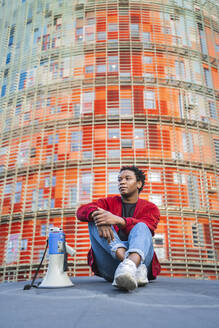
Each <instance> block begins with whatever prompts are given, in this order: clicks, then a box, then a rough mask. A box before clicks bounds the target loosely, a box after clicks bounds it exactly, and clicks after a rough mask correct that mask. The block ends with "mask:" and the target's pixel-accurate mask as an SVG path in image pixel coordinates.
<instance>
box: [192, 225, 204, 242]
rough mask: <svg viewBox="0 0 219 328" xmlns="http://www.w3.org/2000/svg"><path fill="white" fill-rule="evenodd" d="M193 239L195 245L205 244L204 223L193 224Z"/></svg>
mask: <svg viewBox="0 0 219 328" xmlns="http://www.w3.org/2000/svg"><path fill="white" fill-rule="evenodd" d="M192 239H193V245H194V246H195V247H204V246H205V241H204V229H203V224H201V223H195V224H193V225H192Z"/></svg>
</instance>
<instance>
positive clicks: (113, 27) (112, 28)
mask: <svg viewBox="0 0 219 328" xmlns="http://www.w3.org/2000/svg"><path fill="white" fill-rule="evenodd" d="M117 30H118V25H117V24H115V23H109V25H108V31H109V32H117Z"/></svg>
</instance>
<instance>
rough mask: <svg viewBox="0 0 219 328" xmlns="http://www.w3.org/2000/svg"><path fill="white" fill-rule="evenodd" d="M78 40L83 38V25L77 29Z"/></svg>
mask: <svg viewBox="0 0 219 328" xmlns="http://www.w3.org/2000/svg"><path fill="white" fill-rule="evenodd" d="M76 40H78V41H82V40H83V27H79V28H77V29H76Z"/></svg>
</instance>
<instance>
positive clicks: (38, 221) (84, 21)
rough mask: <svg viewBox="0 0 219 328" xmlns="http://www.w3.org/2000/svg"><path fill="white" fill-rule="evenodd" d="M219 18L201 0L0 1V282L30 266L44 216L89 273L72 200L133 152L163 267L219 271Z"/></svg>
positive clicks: (214, 274)
mask: <svg viewBox="0 0 219 328" xmlns="http://www.w3.org/2000/svg"><path fill="white" fill-rule="evenodd" d="M218 21H219V6H218V5H217V4H215V3H214V2H213V1H203V0H193V1H191V0H156V1H155V0H154V1H143V0H140V1H137V0H132V1H128V0H117V1H106V0H103V1H102V0H98V1H94V0H92V1H89V0H77V1H76V0H75V1H67V0H45V1H41V0H37V1H36V0H35V1H33V0H26V1H25V0H24V1H19V2H18V1H15V0H13V1H11V2H10V4H9V3H6V2H5V1H0V29H1V31H2V33H1V35H0V58H1V66H0V117H1V119H0V147H1V148H0V192H1V193H0V195H1V196H0V208H1V216H0V249H1V250H0V277H1V278H0V280H1V281H5V280H8V281H17V280H23V279H30V278H31V276H32V274H33V272H34V271H35V269H36V267H37V265H38V263H39V261H40V258H41V256H42V252H43V249H44V245H45V242H46V238H47V235H48V229H49V227H50V226H60V227H62V228H63V229H64V231H65V233H66V239H67V242H68V244H69V245H71V246H73V247H74V248H75V249H76V255H75V256H74V258H71V259H69V260H70V272H71V274H72V275H88V274H91V271H90V269H89V268H88V266H87V261H86V254H87V251H88V249H89V247H90V244H89V234H88V229H87V225H86V224H85V223H82V222H78V221H77V220H76V217H75V211H76V209H77V207H78V206H79V205H80V204H82V203H86V202H89V201H92V200H95V199H98V198H100V197H106V196H107V195H114V194H116V193H118V189H117V174H118V170H119V168H120V167H121V166H122V165H129V164H130V165H132V164H134V165H137V166H139V167H140V168H141V169H142V170H143V171H144V172H145V174H146V185H145V188H144V190H143V192H142V194H141V197H142V198H144V199H147V200H150V201H152V202H154V203H155V204H157V205H158V207H159V209H160V211H161V221H160V224H159V226H158V229H157V231H156V235H155V237H154V248H155V250H156V252H157V254H158V257H159V259H160V262H161V264H162V274H163V275H167V276H180V277H195V278H203V279H204V278H208V279H218V267H219V262H218V257H219V201H218V200H219V180H218V172H219V167H218V164H219V124H218V122H219V75H218V69H219V24H218ZM46 266H47V262H46V261H45V264H44V267H43V269H42V271H41V274H43V273H44V271H45V270H46Z"/></svg>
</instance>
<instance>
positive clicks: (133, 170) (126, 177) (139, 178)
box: [118, 165, 145, 196]
mask: <svg viewBox="0 0 219 328" xmlns="http://www.w3.org/2000/svg"><path fill="white" fill-rule="evenodd" d="M118 182H119V191H120V193H121V195H122V196H125V195H127V196H128V194H132V193H135V192H136V191H137V193H138V194H139V193H140V192H141V191H142V189H143V187H144V183H145V175H144V173H143V172H142V171H141V170H139V169H138V168H137V167H136V166H134V165H133V166H123V167H122V168H121V169H120V172H119V177H118Z"/></svg>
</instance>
